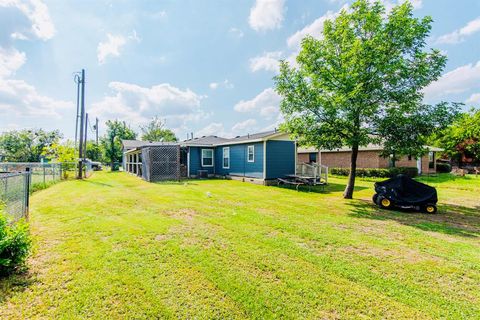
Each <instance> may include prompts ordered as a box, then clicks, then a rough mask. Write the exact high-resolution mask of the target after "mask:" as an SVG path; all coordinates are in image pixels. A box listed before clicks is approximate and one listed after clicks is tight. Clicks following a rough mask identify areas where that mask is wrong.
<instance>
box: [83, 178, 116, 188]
mask: <svg viewBox="0 0 480 320" xmlns="http://www.w3.org/2000/svg"><path fill="white" fill-rule="evenodd" d="M80 181H82V182H85V183H90V184H94V185H97V186H101V187H110V188H111V187H113V185H111V184H109V183H105V182H98V181H92V180H88V179H83V180H80Z"/></svg>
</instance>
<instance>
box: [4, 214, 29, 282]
mask: <svg viewBox="0 0 480 320" xmlns="http://www.w3.org/2000/svg"><path fill="white" fill-rule="evenodd" d="M31 244H32V241H31V239H30V234H29V232H28V224H27V223H25V222H24V221H22V220H21V221H18V222H17V223H15V224H13V225H10V224H9V223H8V220H7V218H6V217H5V215H4V214H3V211H2V210H0V277H1V276H6V275H9V274H11V273H13V272H16V271H21V270H22V269H23V268H24V267H25V261H26V259H27V257H28V255H29V253H30V249H31Z"/></svg>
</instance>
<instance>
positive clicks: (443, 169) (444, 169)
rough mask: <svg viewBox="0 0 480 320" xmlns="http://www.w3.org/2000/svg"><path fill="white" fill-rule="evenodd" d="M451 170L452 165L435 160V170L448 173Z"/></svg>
mask: <svg viewBox="0 0 480 320" xmlns="http://www.w3.org/2000/svg"><path fill="white" fill-rule="evenodd" d="M451 171H452V166H451V165H450V164H449V163H441V162H437V172H440V173H449V172H451Z"/></svg>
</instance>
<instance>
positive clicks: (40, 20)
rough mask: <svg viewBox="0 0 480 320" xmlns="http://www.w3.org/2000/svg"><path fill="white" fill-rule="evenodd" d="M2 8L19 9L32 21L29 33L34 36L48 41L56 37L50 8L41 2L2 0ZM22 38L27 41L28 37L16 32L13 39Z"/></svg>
mask: <svg viewBox="0 0 480 320" xmlns="http://www.w3.org/2000/svg"><path fill="white" fill-rule="evenodd" d="M0 7H9V8H16V9H18V10H19V11H20V12H21V13H22V14H23V15H25V16H26V17H27V18H28V20H29V21H30V24H31V26H30V27H29V30H27V31H28V33H30V34H32V35H33V36H35V37H37V38H39V39H42V40H48V39H51V38H52V37H53V36H54V35H55V26H54V24H53V22H52V19H51V18H50V14H49V12H48V7H47V5H46V4H45V3H43V2H42V1H41V0H26V1H21V0H0ZM20 35H21V36H22V38H24V39H26V38H27V36H26V35H25V34H23V33H20V32H14V33H13V34H12V37H15V36H20Z"/></svg>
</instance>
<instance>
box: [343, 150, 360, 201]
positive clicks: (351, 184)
mask: <svg viewBox="0 0 480 320" xmlns="http://www.w3.org/2000/svg"><path fill="white" fill-rule="evenodd" d="M357 157H358V144H357V145H354V146H352V158H351V161H350V174H349V175H348V184H347V187H346V188H345V192H344V193H343V197H344V198H345V199H352V197H353V189H354V188H355V175H356V171H357Z"/></svg>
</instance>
